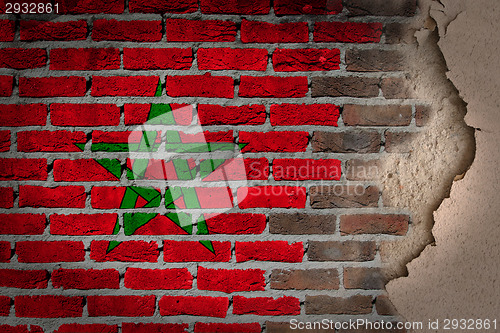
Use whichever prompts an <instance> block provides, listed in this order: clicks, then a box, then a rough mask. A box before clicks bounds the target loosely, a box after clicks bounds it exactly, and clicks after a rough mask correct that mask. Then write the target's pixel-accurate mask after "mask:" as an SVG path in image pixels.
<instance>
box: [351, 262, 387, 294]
mask: <svg viewBox="0 0 500 333" xmlns="http://www.w3.org/2000/svg"><path fill="white" fill-rule="evenodd" d="M384 286H385V278H384V276H383V275H382V272H381V270H380V268H372V267H345V268H344V287H345V288H346V289H365V290H370V289H383V288H384Z"/></svg>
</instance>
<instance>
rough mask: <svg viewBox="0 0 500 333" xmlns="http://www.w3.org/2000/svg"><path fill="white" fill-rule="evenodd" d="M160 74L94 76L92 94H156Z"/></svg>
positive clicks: (147, 95)
mask: <svg viewBox="0 0 500 333" xmlns="http://www.w3.org/2000/svg"><path fill="white" fill-rule="evenodd" d="M159 81H160V78H159V77H158V76H93V77H92V89H91V93H90V94H91V95H92V96H95V97H99V96H142V97H153V96H155V93H156V90H157V87H158V83H159Z"/></svg>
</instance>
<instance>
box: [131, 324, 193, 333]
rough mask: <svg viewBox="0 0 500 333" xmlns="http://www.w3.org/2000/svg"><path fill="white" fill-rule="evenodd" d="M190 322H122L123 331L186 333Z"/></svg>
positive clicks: (133, 332) (132, 332)
mask: <svg viewBox="0 0 500 333" xmlns="http://www.w3.org/2000/svg"><path fill="white" fill-rule="evenodd" d="M188 328H189V324H153V323H148V324H144V323H137V324H136V323H122V333H151V332H155V333H185V332H187V329H188Z"/></svg>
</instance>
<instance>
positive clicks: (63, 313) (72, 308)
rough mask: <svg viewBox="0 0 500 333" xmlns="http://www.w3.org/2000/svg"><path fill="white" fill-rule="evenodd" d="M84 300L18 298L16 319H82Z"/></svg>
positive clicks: (74, 298)
mask: <svg viewBox="0 0 500 333" xmlns="http://www.w3.org/2000/svg"><path fill="white" fill-rule="evenodd" d="M83 302H84V298H83V297H81V296H75V297H68V296H53V295H40V296H16V297H15V299H14V307H15V309H16V317H29V318H65V317H81V316H82V313H83Z"/></svg>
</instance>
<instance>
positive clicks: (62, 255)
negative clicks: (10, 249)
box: [16, 241, 85, 263]
mask: <svg viewBox="0 0 500 333" xmlns="http://www.w3.org/2000/svg"><path fill="white" fill-rule="evenodd" d="M16 253H17V261H18V262H25V263H36V262H41V263H48V262H75V261H84V260H85V248H84V246H83V242H72V241H57V242H44V241H23V242H17V243H16Z"/></svg>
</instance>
